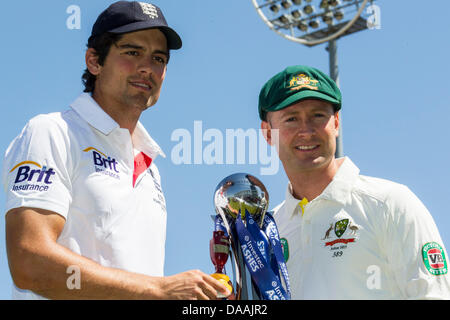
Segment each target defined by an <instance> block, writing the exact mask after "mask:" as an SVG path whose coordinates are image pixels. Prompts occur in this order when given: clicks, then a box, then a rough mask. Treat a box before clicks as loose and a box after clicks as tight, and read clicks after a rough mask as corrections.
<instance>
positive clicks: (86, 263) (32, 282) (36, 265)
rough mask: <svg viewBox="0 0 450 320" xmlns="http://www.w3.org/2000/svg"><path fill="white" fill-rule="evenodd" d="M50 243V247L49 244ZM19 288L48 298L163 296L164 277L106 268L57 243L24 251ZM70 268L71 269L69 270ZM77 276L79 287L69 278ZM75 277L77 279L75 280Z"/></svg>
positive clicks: (121, 298)
mask: <svg viewBox="0 0 450 320" xmlns="http://www.w3.org/2000/svg"><path fill="white" fill-rule="evenodd" d="M48 246H51V247H48ZM24 256H25V257H24V260H23V261H24V264H23V265H24V266H25V270H24V272H23V273H24V274H25V276H22V279H23V282H22V284H21V287H23V288H24V289H28V290H31V291H33V292H35V293H37V294H39V295H41V296H43V297H46V298H50V299H120V300H123V299H163V298H164V296H163V293H162V291H161V289H160V288H161V284H162V281H163V279H162V278H159V277H149V276H146V275H142V274H137V273H131V272H127V271H124V270H120V269H114V268H108V267H104V266H101V265H100V264H98V263H96V262H94V261H92V260H90V259H88V258H85V257H83V256H81V255H78V254H76V253H74V252H72V251H70V250H69V249H67V248H65V247H63V246H61V245H59V244H57V243H53V244H48V245H47V246H45V245H42V244H40V245H39V249H37V248H35V250H34V252H32V253H31V252H28V253H25V254H24ZM69 267H72V272H68V270H69V271H70V270H71V269H70V268H69ZM75 277H79V278H78V279H79V286H73V283H72V280H73V279H75ZM78 279H77V280H78Z"/></svg>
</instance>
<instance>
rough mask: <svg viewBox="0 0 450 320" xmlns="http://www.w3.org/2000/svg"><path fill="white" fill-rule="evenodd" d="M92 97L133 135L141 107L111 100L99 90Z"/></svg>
mask: <svg viewBox="0 0 450 320" xmlns="http://www.w3.org/2000/svg"><path fill="white" fill-rule="evenodd" d="M92 98H93V99H94V100H95V101H96V102H97V104H98V105H99V106H100V108H102V109H103V111H105V112H106V113H107V114H108V115H109V116H110V117H111V118H112V119H113V120H114V121H116V122H117V123H118V124H119V126H120V127H121V128H124V129H128V131H130V135H133V132H134V130H135V129H136V126H137V123H138V121H139V117H140V116H141V113H142V110H141V109H140V108H133V107H132V106H128V105H125V104H123V103H120V102H119V101H111V100H110V99H108V98H107V97H105V96H103V95H102V94H101V93H98V92H94V93H93V94H92Z"/></svg>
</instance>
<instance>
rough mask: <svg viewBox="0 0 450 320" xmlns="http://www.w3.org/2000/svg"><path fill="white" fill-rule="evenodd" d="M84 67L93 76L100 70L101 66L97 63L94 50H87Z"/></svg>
mask: <svg viewBox="0 0 450 320" xmlns="http://www.w3.org/2000/svg"><path fill="white" fill-rule="evenodd" d="M85 60H86V67H87V69H88V70H89V72H90V73H92V74H93V75H94V76H96V75H98V74H99V73H100V70H101V65H100V64H99V63H98V55H97V52H96V51H95V49H93V48H89V49H87V51H86V56H85Z"/></svg>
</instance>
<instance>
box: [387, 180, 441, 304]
mask: <svg viewBox="0 0 450 320" xmlns="http://www.w3.org/2000/svg"><path fill="white" fill-rule="evenodd" d="M394 189H395V190H391V192H390V196H389V198H388V201H387V202H386V204H387V216H386V220H387V221H386V226H387V229H386V230H387V234H386V241H384V246H385V248H386V251H387V253H388V260H389V264H390V266H391V269H392V270H393V272H394V276H395V280H396V283H397V284H398V286H399V289H400V291H401V292H402V295H403V296H404V297H405V298H406V299H450V278H449V274H448V265H447V252H446V250H445V247H444V244H443V242H442V239H441V237H440V234H439V230H438V228H437V226H436V224H435V222H434V219H433V217H432V216H431V214H430V212H429V211H428V210H427V208H426V207H425V206H424V204H423V203H422V202H421V201H420V200H419V199H418V198H417V196H416V195H415V194H414V193H413V192H412V191H411V190H410V189H409V188H407V187H406V186H402V185H399V186H398V187H397V188H394Z"/></svg>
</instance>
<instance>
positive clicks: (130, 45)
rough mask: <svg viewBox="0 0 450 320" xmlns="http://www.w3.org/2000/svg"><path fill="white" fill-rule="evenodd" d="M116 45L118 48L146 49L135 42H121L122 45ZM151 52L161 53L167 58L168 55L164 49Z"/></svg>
mask: <svg viewBox="0 0 450 320" xmlns="http://www.w3.org/2000/svg"><path fill="white" fill-rule="evenodd" d="M117 47H118V48H119V49H136V50H142V51H145V50H146V49H145V48H144V47H142V46H139V45H136V44H132V43H125V44H122V45H120V46H117ZM153 53H157V54H163V55H165V56H166V57H167V58H168V57H169V53H168V52H167V51H164V50H155V51H154V52H153Z"/></svg>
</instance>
